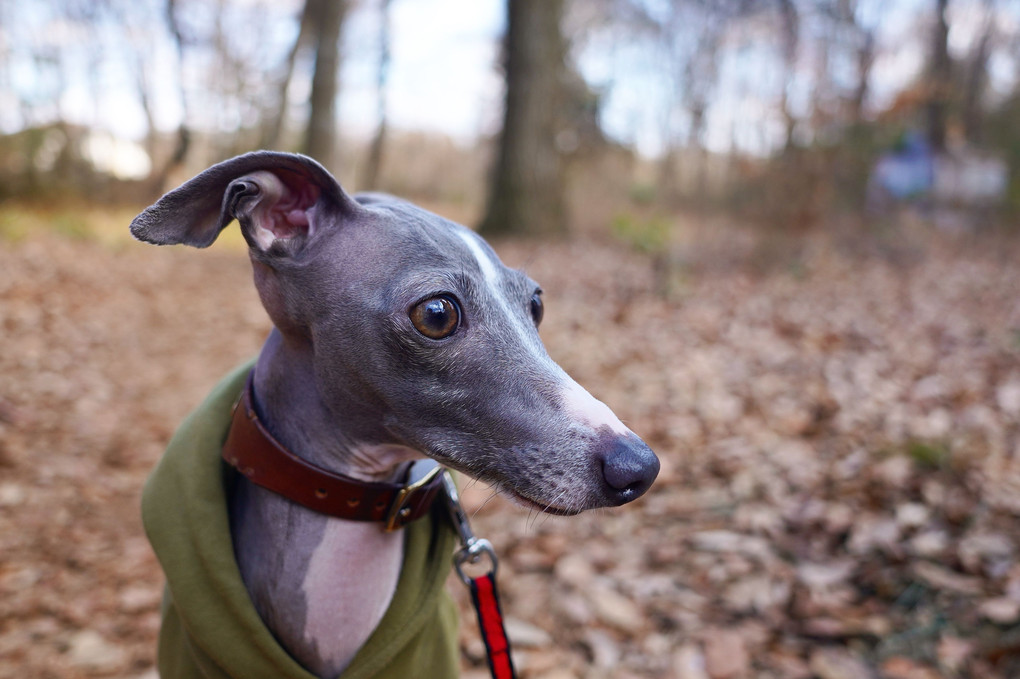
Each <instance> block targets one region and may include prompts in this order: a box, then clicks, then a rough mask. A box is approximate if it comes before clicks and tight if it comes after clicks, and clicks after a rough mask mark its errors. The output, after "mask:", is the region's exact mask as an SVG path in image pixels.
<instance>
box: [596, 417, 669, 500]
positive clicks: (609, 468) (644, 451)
mask: <svg viewBox="0 0 1020 679" xmlns="http://www.w3.org/2000/svg"><path fill="white" fill-rule="evenodd" d="M658 474H659V458H657V457H655V453H653V452H652V449H651V448H649V447H648V446H646V445H645V442H644V441H642V440H641V439H639V438H638V437H637V436H634V435H633V434H628V435H627V436H618V437H615V439H614V440H613V441H612V442H611V443H610V444H609V445H608V446H607V447H606V449H605V452H604V454H603V456H602V478H603V479H605V482H606V483H605V491H606V493H607V495H608V499H609V501H610V503H611V504H614V505H622V504H625V503H627V502H630V501H631V500H636V499H637V498H639V497H641V496H642V495H644V492H645V491H646V490H648V488H649V486H651V485H652V481H654V480H655V477H656V476H658Z"/></svg>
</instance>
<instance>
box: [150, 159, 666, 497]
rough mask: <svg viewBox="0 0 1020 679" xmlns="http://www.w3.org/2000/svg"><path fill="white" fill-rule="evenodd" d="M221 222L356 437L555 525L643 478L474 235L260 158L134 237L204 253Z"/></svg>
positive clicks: (622, 434) (165, 208)
mask: <svg viewBox="0 0 1020 679" xmlns="http://www.w3.org/2000/svg"><path fill="white" fill-rule="evenodd" d="M235 218H236V219H237V220H238V222H239V223H240V225H241V230H242V232H243V234H244V237H245V240H246V241H247V243H248V245H249V250H250V255H251V259H252V262H253V266H254V268H255V281H256V287H257V288H258V291H259V294H260V297H261V299H262V302H263V305H264V306H265V308H266V310H267V312H268V313H269V315H270V317H271V319H272V320H273V323H274V324H275V325H276V327H277V329H278V330H279V331H280V332H281V333H282V334H283V335H284V336H285V337H287V338H288V340H289V341H292V342H296V343H303V344H305V345H307V347H308V354H309V360H310V361H312V363H313V365H314V374H315V381H316V384H315V385H310V388H314V389H315V390H316V391H317V392H318V394H319V396H320V397H321V399H323V401H324V402H325V404H326V405H327V407H329V408H330V410H332V411H333V412H335V413H338V414H342V417H343V422H341V423H340V426H341V427H343V428H345V429H350V430H352V431H356V432H358V433H357V438H358V439H359V441H362V442H364V443H365V444H368V445H399V446H407V447H410V448H413V449H414V450H417V451H420V452H421V453H423V454H425V455H427V456H429V457H432V458H434V459H436V460H438V461H439V462H441V463H443V464H445V465H448V466H450V467H452V468H454V469H458V470H460V471H462V472H464V473H466V474H468V475H470V476H473V477H476V478H479V479H482V480H484V481H487V482H489V483H492V484H494V485H495V486H497V487H498V488H500V489H501V490H503V491H504V492H507V493H508V494H510V495H512V496H514V497H516V498H517V499H518V500H520V501H522V502H523V503H524V504H526V505H528V506H532V507H535V508H537V509H541V510H543V511H549V512H553V513H562V514H573V513H577V512H580V511H583V510H586V509H592V508H596V507H606V506H613V505H619V504H624V503H626V502H629V501H631V500H633V499H635V498H637V497H639V496H640V495H641V494H642V493H644V492H645V491H646V490H647V489H648V487H649V486H650V485H651V483H652V481H653V480H654V479H655V476H656V474H657V473H658V470H659V461H658V459H657V458H656V457H655V455H654V454H653V453H652V451H651V450H650V449H649V448H648V446H646V445H645V444H644V442H642V441H641V439H639V438H638V437H637V436H636V435H635V434H634V433H633V432H631V431H630V430H629V429H628V428H627V427H626V426H625V425H624V424H623V423H622V422H621V421H620V420H619V418H617V417H616V416H615V415H614V414H613V413H612V411H611V410H610V409H609V408H608V407H606V406H605V405H604V404H603V403H601V402H600V401H598V400H596V399H595V398H593V397H592V396H591V395H590V394H589V393H588V392H587V391H585V390H584V389H583V388H582V387H581V386H580V385H578V384H577V382H575V381H574V380H572V379H571V378H570V377H569V376H568V375H567V374H566V373H565V372H564V371H563V370H562V369H561V368H560V367H559V366H558V365H557V364H556V363H555V362H554V361H553V360H552V359H550V358H549V355H548V354H547V353H546V351H545V348H544V347H543V345H542V341H541V340H540V339H539V335H538V326H539V323H540V322H541V320H542V314H543V302H542V291H541V289H540V288H539V286H538V284H537V283H535V282H534V281H533V280H531V279H530V278H528V276H526V275H525V274H524V273H522V272H520V271H517V270H514V269H510V268H507V267H505V266H504V265H503V264H502V263H501V262H500V260H499V258H498V257H497V256H496V254H495V252H493V250H492V249H491V248H490V247H489V246H488V244H486V243H485V241H483V240H482V239H481V238H479V237H478V236H477V235H475V234H474V233H473V232H472V231H470V230H468V229H466V228H464V227H462V226H460V225H457V224H454V223H453V222H450V221H447V220H445V219H443V218H441V217H438V216H436V215H434V214H431V213H429V212H426V211H425V210H422V209H420V208H417V207H415V206H413V205H411V204H409V203H406V202H404V201H400V200H397V199H394V198H391V197H388V196H382V195H376V194H368V195H364V196H357V197H354V198H352V197H350V196H348V195H347V194H346V193H345V192H344V191H343V189H341V187H340V185H339V184H338V183H337V182H336V180H335V179H334V178H333V177H332V175H330V174H329V173H328V172H327V171H326V170H325V169H323V168H322V167H321V166H320V165H319V164H318V163H316V162H315V161H313V160H311V159H309V158H306V157H304V156H298V155H294V154H284V153H274V152H264V151H263V152H257V153H250V154H247V155H243V156H239V157H237V158H234V159H232V160H228V161H226V162H223V163H220V164H218V165H215V166H214V167H212V168H210V169H208V170H206V171H205V172H203V173H202V174H200V175H198V176H197V177H195V178H194V179H192V180H190V181H189V182H187V183H185V184H184V185H183V186H181V187H180V188H178V189H176V190H174V191H171V192H170V193H168V194H166V195H165V196H163V198H161V199H160V200H159V201H158V202H157V203H156V204H155V205H153V206H152V207H150V208H148V209H147V210H146V211H145V212H143V213H142V214H140V215H139V216H138V217H137V218H136V219H135V220H134V222H132V225H131V231H132V233H133V234H134V235H135V236H136V237H137V238H139V239H141V240H144V241H148V242H151V243H156V244H171V243H184V244H187V245H193V246H196V247H206V246H208V245H210V244H212V242H213V241H215V240H216V237H217V235H218V234H219V232H220V231H221V230H222V229H223V228H225V227H226V226H227V225H228V224H229V223H230V222H231V221H233V219H235Z"/></svg>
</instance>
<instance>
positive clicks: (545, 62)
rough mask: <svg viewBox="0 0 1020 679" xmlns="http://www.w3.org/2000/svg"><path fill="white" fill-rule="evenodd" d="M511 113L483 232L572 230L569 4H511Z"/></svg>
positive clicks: (557, 0) (552, 0)
mask: <svg viewBox="0 0 1020 679" xmlns="http://www.w3.org/2000/svg"><path fill="white" fill-rule="evenodd" d="M506 7H507V32H506V38H505V45H504V60H505V69H506V108H505V114H504V118H503V133H502V135H501V137H500V142H499V155H498V158H497V160H496V165H495V172H494V174H493V179H492V185H491V187H490V191H489V201H488V207H487V210H486V215H485V218H484V219H483V220H482V224H481V227H480V230H481V231H483V232H485V233H490V234H508V233H514V234H525V233H528V234H539V233H541V234H550V233H561V232H564V231H565V230H566V205H565V200H564V184H565V179H564V174H565V172H564V162H563V158H562V157H561V155H560V152H559V150H558V148H557V144H556V136H557V133H558V132H559V131H560V126H561V124H562V119H561V117H560V111H561V110H562V102H563V83H564V81H565V68H566V67H565V64H564V59H565V54H566V46H565V44H564V39H563V34H562V32H561V29H560V20H561V17H562V15H563V0H507V4H506Z"/></svg>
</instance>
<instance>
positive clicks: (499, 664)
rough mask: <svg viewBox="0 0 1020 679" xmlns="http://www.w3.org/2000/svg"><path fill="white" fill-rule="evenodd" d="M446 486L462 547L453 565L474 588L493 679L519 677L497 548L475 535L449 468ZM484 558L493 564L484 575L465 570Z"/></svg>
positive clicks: (446, 494) (476, 610) (475, 604)
mask: <svg viewBox="0 0 1020 679" xmlns="http://www.w3.org/2000/svg"><path fill="white" fill-rule="evenodd" d="M443 489H444V490H445V491H446V492H445V493H443V496H444V497H445V498H446V508H447V510H449V513H450V521H451V522H452V523H453V526H454V528H456V529H457V535H458V536H459V537H460V544H461V548H460V549H459V550H458V551H457V552H456V553H455V554H454V555H453V567H454V569H455V570H456V571H457V575H458V576H459V577H460V579H461V581H462V582H463V583H464V584H465V585H467V587H468V589H469V590H470V591H471V602H472V603H473V604H474V607H475V613H476V614H477V616H478V628H479V630H480V631H481V633H482V642H484V643H485V655H486V658H487V660H488V662H489V671H490V672H491V673H492V679H516V677H517V673H516V672H515V671H514V665H513V662H512V661H511V658H510V639H509V638H508V637H507V635H506V626H505V625H504V623H503V610H502V608H500V605H499V592H498V591H497V590H496V568H497V567H498V565H499V561H498V560H497V559H496V550H494V549H493V548H492V543H491V542H489V541H488V540H486V539H484V538H478V537H476V536H475V534H474V533H473V532H472V531H471V525H470V524H469V523H468V518H467V514H465V513H464V508H463V507H461V506H460V496H459V495H458V494H457V486H456V485H455V484H454V482H453V477H452V476H450V472H448V471H446V470H444V471H443ZM483 557H488V560H489V563H490V566H489V569H488V571H487V572H486V573H485V574H484V575H481V576H479V577H477V578H472V577H470V576H469V575H467V574H466V573H465V572H464V565H465V564H477V563H479V562H480V561H481V560H482V559H483Z"/></svg>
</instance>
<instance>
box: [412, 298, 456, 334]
mask: <svg viewBox="0 0 1020 679" xmlns="http://www.w3.org/2000/svg"><path fill="white" fill-rule="evenodd" d="M410 316H411V323H413V324H414V327H415V329H416V330H417V331H418V332H420V333H421V334H423V335H425V336H426V337H428V338H429V339H434V340H439V339H443V338H444V337H449V336H450V335H452V334H453V333H454V332H455V331H456V330H457V328H458V327H459V326H460V309H459V308H457V303H456V302H454V301H453V300H452V299H449V298H448V297H432V298H431V299H427V300H425V301H424V302H419V303H418V304H416V305H415V307H414V308H413V309H411V313H410Z"/></svg>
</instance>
